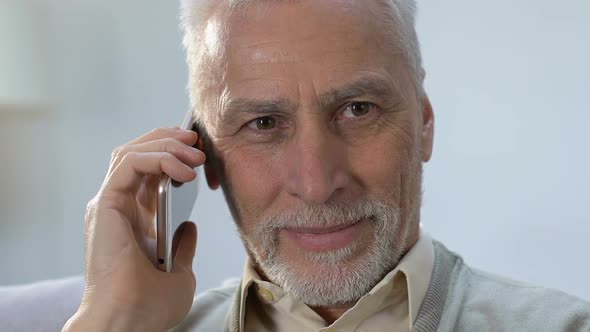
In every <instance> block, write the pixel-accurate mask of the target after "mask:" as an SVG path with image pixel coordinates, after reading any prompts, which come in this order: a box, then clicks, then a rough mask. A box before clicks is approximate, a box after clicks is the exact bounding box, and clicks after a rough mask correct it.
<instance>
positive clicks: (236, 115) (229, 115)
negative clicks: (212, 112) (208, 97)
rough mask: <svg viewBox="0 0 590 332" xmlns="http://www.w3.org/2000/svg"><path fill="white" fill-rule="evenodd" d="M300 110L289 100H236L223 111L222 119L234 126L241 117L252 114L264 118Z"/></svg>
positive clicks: (230, 102)
mask: <svg viewBox="0 0 590 332" xmlns="http://www.w3.org/2000/svg"><path fill="white" fill-rule="evenodd" d="M297 108H299V105H298V104H295V103H293V102H291V101H289V100H288V99H284V98H279V99H273V100H264V99H255V98H235V99H230V100H229V101H227V103H226V105H225V106H224V107H223V108H222V110H221V119H222V122H223V123H225V124H229V125H232V124H234V122H238V121H239V120H240V116H243V115H244V114H250V115H254V116H264V115H268V114H272V113H286V112H289V111H294V110H296V109H297Z"/></svg>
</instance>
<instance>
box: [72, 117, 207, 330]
mask: <svg viewBox="0 0 590 332" xmlns="http://www.w3.org/2000/svg"><path fill="white" fill-rule="evenodd" d="M196 141H197V133H195V132H193V131H187V130H181V129H178V128H165V129H164V128H162V129H156V130H153V131H151V132H150V133H148V134H146V135H144V136H141V137H139V138H137V139H136V140H134V141H131V142H129V143H127V144H125V145H122V146H120V147H118V148H117V149H115V151H114V152H113V154H112V158H111V163H110V166H109V170H108V173H107V175H106V178H105V180H104V182H103V185H102V187H101V188H100V191H99V192H98V194H97V195H96V196H95V197H94V198H93V199H92V200H91V201H90V202H89V203H88V207H87V211H86V289H85V291H84V297H83V300H82V304H81V305H80V308H79V309H78V311H77V312H76V314H75V315H74V316H73V317H72V318H71V319H70V320H69V321H68V323H67V324H66V326H65V327H64V331H107V330H108V331H115V330H118V331H140V330H141V331H165V330H168V329H170V328H172V327H173V326H174V325H176V324H178V323H179V322H181V321H182V320H183V319H184V318H185V316H186V315H187V313H188V311H189V309H190V307H191V304H192V300H193V296H194V292H195V287H196V280H195V276H194V274H193V271H192V261H193V257H194V254H195V248H196V241H197V232H196V227H195V225H194V224H193V223H190V222H189V223H185V224H184V226H183V227H182V228H181V230H179V231H182V236H181V238H180V239H181V240H180V244H179V247H178V249H177V252H176V256H175V260H174V267H173V270H172V272H171V273H165V272H161V271H159V270H158V269H156V268H155V265H154V262H153V259H154V257H155V245H154V244H155V230H154V225H153V220H154V216H155V212H156V192H157V186H158V181H159V178H160V176H161V175H162V173H166V174H168V175H169V176H170V177H171V178H172V179H174V180H176V181H179V182H188V181H192V180H194V179H195V177H196V173H195V171H194V170H193V167H196V166H199V165H202V164H203V163H204V162H205V154H204V153H203V152H201V151H199V150H197V149H195V148H193V147H192V145H194V144H195V142H196Z"/></svg>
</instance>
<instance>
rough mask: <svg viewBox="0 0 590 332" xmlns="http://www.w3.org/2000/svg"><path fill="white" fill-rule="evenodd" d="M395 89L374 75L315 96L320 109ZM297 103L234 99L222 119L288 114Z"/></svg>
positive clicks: (389, 93) (385, 94)
mask: <svg viewBox="0 0 590 332" xmlns="http://www.w3.org/2000/svg"><path fill="white" fill-rule="evenodd" d="M396 92H397V91H396V89H395V88H394V87H393V86H392V84H391V82H389V81H387V80H385V79H382V78H376V77H364V78H361V79H358V80H356V81H354V82H353V83H350V84H348V85H344V86H342V87H338V88H334V89H331V90H328V91H326V92H324V93H322V94H320V95H319V96H318V100H317V104H318V106H319V107H320V109H326V108H330V107H333V106H335V105H339V104H341V103H344V102H346V101H348V100H351V99H354V98H358V97H361V96H371V97H377V98H391V97H392V95H393V96H395V93H396ZM298 108H299V104H298V103H295V102H292V101H290V100H288V99H286V98H278V99H269V100H265V99H256V98H235V99H230V100H228V101H227V103H226V105H224V107H223V108H222V110H221V118H222V121H223V122H224V123H226V124H232V123H233V122H237V121H239V118H240V115H244V114H250V115H255V116H264V115H268V114H272V113H289V112H293V111H295V110H297V109H298Z"/></svg>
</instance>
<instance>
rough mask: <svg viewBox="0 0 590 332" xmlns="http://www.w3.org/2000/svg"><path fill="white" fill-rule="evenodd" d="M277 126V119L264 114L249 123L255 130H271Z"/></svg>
mask: <svg viewBox="0 0 590 332" xmlns="http://www.w3.org/2000/svg"><path fill="white" fill-rule="evenodd" d="M275 126H276V123H275V119H274V118H273V117H270V116H263V117H261V118H257V119H254V120H252V121H250V122H249V123H248V127H249V128H250V129H253V130H270V129H274V128H275Z"/></svg>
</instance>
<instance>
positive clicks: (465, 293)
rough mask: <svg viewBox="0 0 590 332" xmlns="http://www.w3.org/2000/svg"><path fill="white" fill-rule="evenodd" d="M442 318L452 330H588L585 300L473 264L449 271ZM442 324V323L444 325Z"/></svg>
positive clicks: (589, 307)
mask: <svg viewBox="0 0 590 332" xmlns="http://www.w3.org/2000/svg"><path fill="white" fill-rule="evenodd" d="M444 311H445V312H448V313H449V315H443V316H446V317H443V319H442V320H441V324H443V325H447V326H451V327H453V328H452V329H450V330H454V331H475V330H494V331H590V303H589V302H587V301H584V300H582V299H579V298H577V297H575V296H572V295H569V294H567V293H565V292H562V291H559V290H555V289H549V288H546V287H541V286H537V285H532V284H529V283H525V282H521V281H516V280H513V279H510V278H507V277H503V276H500V275H497V274H493V273H489V272H486V271H482V270H479V269H476V268H472V267H470V266H468V265H467V264H465V263H464V262H463V261H462V260H461V259H459V260H458V264H457V268H456V269H455V270H454V271H453V275H452V276H451V282H450V285H449V290H448V294H447V300H446V302H445V309H444ZM443 330H444V329H443Z"/></svg>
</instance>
